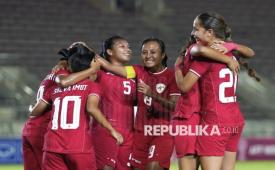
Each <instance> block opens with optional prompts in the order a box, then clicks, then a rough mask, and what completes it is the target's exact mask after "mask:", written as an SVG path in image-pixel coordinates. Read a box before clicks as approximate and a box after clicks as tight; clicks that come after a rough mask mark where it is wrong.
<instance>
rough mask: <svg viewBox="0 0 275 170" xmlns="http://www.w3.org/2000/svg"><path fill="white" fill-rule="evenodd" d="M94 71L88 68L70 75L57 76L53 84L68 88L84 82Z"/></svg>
mask: <svg viewBox="0 0 275 170" xmlns="http://www.w3.org/2000/svg"><path fill="white" fill-rule="evenodd" d="M95 73H96V71H95V70H94V69H93V68H91V67H90V68H88V69H86V70H83V71H80V72H77V73H72V74H69V75H58V76H56V78H55V82H56V83H57V84H58V86H60V87H68V86H71V85H74V84H76V83H77V82H79V81H81V80H84V79H86V78H88V77H90V76H91V75H92V74H95Z"/></svg>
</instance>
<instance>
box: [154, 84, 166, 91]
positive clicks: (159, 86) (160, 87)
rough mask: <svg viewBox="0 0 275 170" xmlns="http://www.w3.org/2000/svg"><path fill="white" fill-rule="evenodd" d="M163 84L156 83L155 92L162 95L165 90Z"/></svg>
mask: <svg viewBox="0 0 275 170" xmlns="http://www.w3.org/2000/svg"><path fill="white" fill-rule="evenodd" d="M165 87H166V86H165V84H163V83H158V84H157V85H156V90H157V92H158V93H162V92H163V91H164V90H165Z"/></svg>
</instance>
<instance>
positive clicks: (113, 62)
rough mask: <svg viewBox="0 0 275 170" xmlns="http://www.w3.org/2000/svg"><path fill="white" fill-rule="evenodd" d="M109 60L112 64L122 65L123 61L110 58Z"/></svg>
mask: <svg viewBox="0 0 275 170" xmlns="http://www.w3.org/2000/svg"><path fill="white" fill-rule="evenodd" d="M110 62H111V63H112V64H113V65H116V66H123V65H124V63H122V62H119V61H117V60H110Z"/></svg>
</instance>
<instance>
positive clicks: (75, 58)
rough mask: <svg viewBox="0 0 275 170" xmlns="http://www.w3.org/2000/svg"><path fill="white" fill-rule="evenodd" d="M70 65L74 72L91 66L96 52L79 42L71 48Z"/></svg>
mask: <svg viewBox="0 0 275 170" xmlns="http://www.w3.org/2000/svg"><path fill="white" fill-rule="evenodd" d="M69 54H70V56H69V60H68V62H69V66H70V68H71V69H72V72H73V73H74V72H79V71H82V70H86V69H88V68H90V64H91V61H92V60H93V59H94V57H95V53H94V52H93V51H91V50H90V49H89V48H87V47H86V46H84V45H82V44H77V45H75V46H74V47H72V48H71V49H69Z"/></svg>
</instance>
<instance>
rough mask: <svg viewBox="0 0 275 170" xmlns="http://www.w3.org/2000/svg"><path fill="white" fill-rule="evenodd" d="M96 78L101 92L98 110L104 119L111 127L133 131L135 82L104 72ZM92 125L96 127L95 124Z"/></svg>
mask: <svg viewBox="0 0 275 170" xmlns="http://www.w3.org/2000/svg"><path fill="white" fill-rule="evenodd" d="M97 76H98V78H97V82H98V83H99V85H100V87H101V90H102V96H101V103H100V104H101V107H100V108H101V111H102V113H103V114H104V115H105V117H106V119H107V120H108V121H109V122H110V123H111V125H112V126H113V127H117V128H120V129H125V130H133V124H134V101H135V94H136V84H135V80H133V79H126V78H123V77H120V76H117V75H114V74H112V73H109V72H104V71H99V72H98V74H97ZM93 124H95V126H97V123H96V122H94V123H93Z"/></svg>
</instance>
